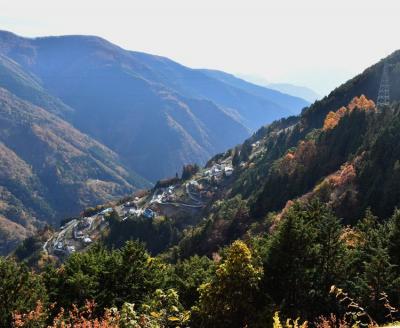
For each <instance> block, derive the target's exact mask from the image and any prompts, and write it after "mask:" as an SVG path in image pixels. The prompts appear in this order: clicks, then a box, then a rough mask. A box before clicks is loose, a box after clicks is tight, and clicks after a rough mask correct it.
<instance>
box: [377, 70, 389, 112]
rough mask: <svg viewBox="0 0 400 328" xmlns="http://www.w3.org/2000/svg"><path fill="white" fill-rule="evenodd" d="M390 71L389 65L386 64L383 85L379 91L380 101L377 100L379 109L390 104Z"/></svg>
mask: <svg viewBox="0 0 400 328" xmlns="http://www.w3.org/2000/svg"><path fill="white" fill-rule="evenodd" d="M388 71H389V70H388V64H387V63H385V65H384V66H383V71H382V78H381V84H380V86H379V91H378V99H377V100H376V105H377V107H378V108H382V106H387V105H389V104H390V81H389V72H388Z"/></svg>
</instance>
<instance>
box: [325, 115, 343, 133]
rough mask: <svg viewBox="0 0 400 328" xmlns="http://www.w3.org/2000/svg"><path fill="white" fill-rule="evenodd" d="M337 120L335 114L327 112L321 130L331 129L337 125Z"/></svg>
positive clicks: (337, 117) (338, 117)
mask: <svg viewBox="0 0 400 328" xmlns="http://www.w3.org/2000/svg"><path fill="white" fill-rule="evenodd" d="M339 120H340V116H339V114H338V113H337V112H329V113H328V115H326V118H325V121H324V127H323V130H324V131H326V130H330V129H333V128H334V127H335V126H336V125H338V123H339Z"/></svg>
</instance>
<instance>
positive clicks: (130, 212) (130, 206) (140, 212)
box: [123, 202, 156, 220]
mask: <svg viewBox="0 0 400 328" xmlns="http://www.w3.org/2000/svg"><path fill="white" fill-rule="evenodd" d="M124 208H125V211H124V214H125V215H126V216H125V217H124V219H123V220H126V219H127V218H128V216H135V217H141V216H143V217H145V218H146V219H153V218H154V217H155V216H156V212H154V211H153V210H152V209H150V208H145V209H142V208H138V207H137V206H136V204H135V203H134V202H127V203H125V204H124Z"/></svg>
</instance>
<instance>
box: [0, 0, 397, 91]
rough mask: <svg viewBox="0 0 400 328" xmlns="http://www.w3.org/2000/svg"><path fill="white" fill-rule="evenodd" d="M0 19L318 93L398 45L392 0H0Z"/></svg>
mask: <svg viewBox="0 0 400 328" xmlns="http://www.w3.org/2000/svg"><path fill="white" fill-rule="evenodd" d="M0 8H1V9H0V29H5V30H10V31H13V32H15V33H17V34H21V35H24V36H43V35H60V34H95V35H99V36H102V37H104V38H106V39H108V40H110V41H112V42H114V43H117V44H119V45H120V46H122V47H124V48H127V49H130V50H138V51H145V52H149V53H153V54H159V55H163V56H167V57H170V58H172V59H174V60H176V61H178V62H180V63H182V64H185V65H188V66H191V67H207V68H216V69H222V70H225V71H228V72H232V73H241V74H253V75H257V76H260V77H263V78H265V79H267V80H270V81H274V82H291V83H297V84H301V85H306V86H310V87H312V88H314V89H315V90H316V91H318V92H320V93H326V92H328V91H330V90H331V89H332V88H334V87H335V86H338V85H339V84H340V83H342V82H344V81H345V80H347V79H348V78H350V77H352V76H353V75H355V74H357V73H359V72H361V71H362V70H363V69H365V68H366V67H368V66H369V65H371V64H373V63H374V62H376V61H378V60H379V59H381V58H383V57H385V56H386V55H388V54H390V53H391V52H393V51H394V50H396V49H400V37H399V33H398V32H399V31H400V20H399V18H398V17H399V13H400V1H399V0H379V1H372V0H334V1H331V0H274V1H269V0H243V1H242V0H240V1H239V0H197V1H194V0H141V1H139V0H112V1H103V0H96V1H94V0H0Z"/></svg>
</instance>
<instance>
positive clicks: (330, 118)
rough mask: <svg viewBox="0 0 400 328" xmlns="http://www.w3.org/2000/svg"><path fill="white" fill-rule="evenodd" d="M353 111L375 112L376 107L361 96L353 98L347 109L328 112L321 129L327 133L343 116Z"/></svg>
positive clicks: (342, 108)
mask: <svg viewBox="0 0 400 328" xmlns="http://www.w3.org/2000/svg"><path fill="white" fill-rule="evenodd" d="M354 110H363V111H376V107H375V103H374V102H373V101H372V100H369V99H368V98H367V97H365V96H364V95H361V96H360V97H354V98H353V100H352V101H351V102H350V103H349V104H348V105H347V107H341V108H340V109H339V110H337V111H336V112H329V113H328V115H326V118H325V121H324V126H323V128H322V129H323V130H324V131H327V130H330V129H333V128H335V127H336V125H338V124H339V121H340V119H341V118H342V117H343V116H345V115H347V114H350V113H351V112H353V111H354Z"/></svg>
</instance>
